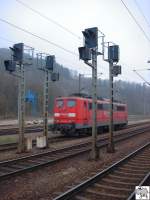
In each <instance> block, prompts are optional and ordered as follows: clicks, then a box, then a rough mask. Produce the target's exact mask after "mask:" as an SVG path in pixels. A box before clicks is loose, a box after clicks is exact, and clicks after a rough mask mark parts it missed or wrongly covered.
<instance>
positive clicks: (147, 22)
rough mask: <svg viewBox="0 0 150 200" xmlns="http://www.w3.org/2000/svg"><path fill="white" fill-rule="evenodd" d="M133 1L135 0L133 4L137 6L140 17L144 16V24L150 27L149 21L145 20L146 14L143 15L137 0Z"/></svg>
mask: <svg viewBox="0 0 150 200" xmlns="http://www.w3.org/2000/svg"><path fill="white" fill-rule="evenodd" d="M134 2H135V4H136V6H137V8H138V10H139V12H140V13H141V15H142V17H143V18H144V20H145V22H146V24H147V25H148V27H149V28H150V22H149V21H148V20H147V18H146V16H145V15H144V13H143V11H142V9H141V7H140V5H139V3H138V2H137V0H134Z"/></svg>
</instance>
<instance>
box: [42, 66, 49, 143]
mask: <svg viewBox="0 0 150 200" xmlns="http://www.w3.org/2000/svg"><path fill="white" fill-rule="evenodd" d="M48 86H49V72H48V70H47V69H44V103H43V125H44V136H45V137H46V147H48Z"/></svg>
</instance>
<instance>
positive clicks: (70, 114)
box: [68, 113, 76, 117]
mask: <svg viewBox="0 0 150 200" xmlns="http://www.w3.org/2000/svg"><path fill="white" fill-rule="evenodd" d="M68 117H76V113H68Z"/></svg>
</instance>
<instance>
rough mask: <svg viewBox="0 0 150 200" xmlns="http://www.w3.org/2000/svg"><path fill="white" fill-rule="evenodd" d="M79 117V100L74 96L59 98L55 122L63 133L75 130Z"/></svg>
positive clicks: (55, 108)
mask: <svg viewBox="0 0 150 200" xmlns="http://www.w3.org/2000/svg"><path fill="white" fill-rule="evenodd" d="M76 118H77V100H76V99H74V98H57V99H56V100H55V106H54V124H55V126H56V128H57V130H60V131H61V132H62V133H65V134H66V132H67V131H69V132H70V133H72V132H74V131H75V122H76Z"/></svg>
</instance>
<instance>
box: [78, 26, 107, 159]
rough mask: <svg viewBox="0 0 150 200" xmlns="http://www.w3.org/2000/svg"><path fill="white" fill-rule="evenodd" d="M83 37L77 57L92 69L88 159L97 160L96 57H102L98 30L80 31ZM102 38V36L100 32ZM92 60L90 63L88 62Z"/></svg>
mask: <svg viewBox="0 0 150 200" xmlns="http://www.w3.org/2000/svg"><path fill="white" fill-rule="evenodd" d="M82 33H83V36H84V46H83V47H79V57H80V59H82V60H84V63H85V64H87V65H89V66H90V67H91V68H92V149H91V154H90V158H91V159H92V160H96V159H98V158H99V149H98V146H97V56H98V55H102V53H100V52H98V28H97V27H93V28H88V29H85V30H84V31H82ZM101 34H102V36H101V37H102V38H103V37H104V34H103V33H102V32H101ZM89 60H92V63H91V62H89Z"/></svg>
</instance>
